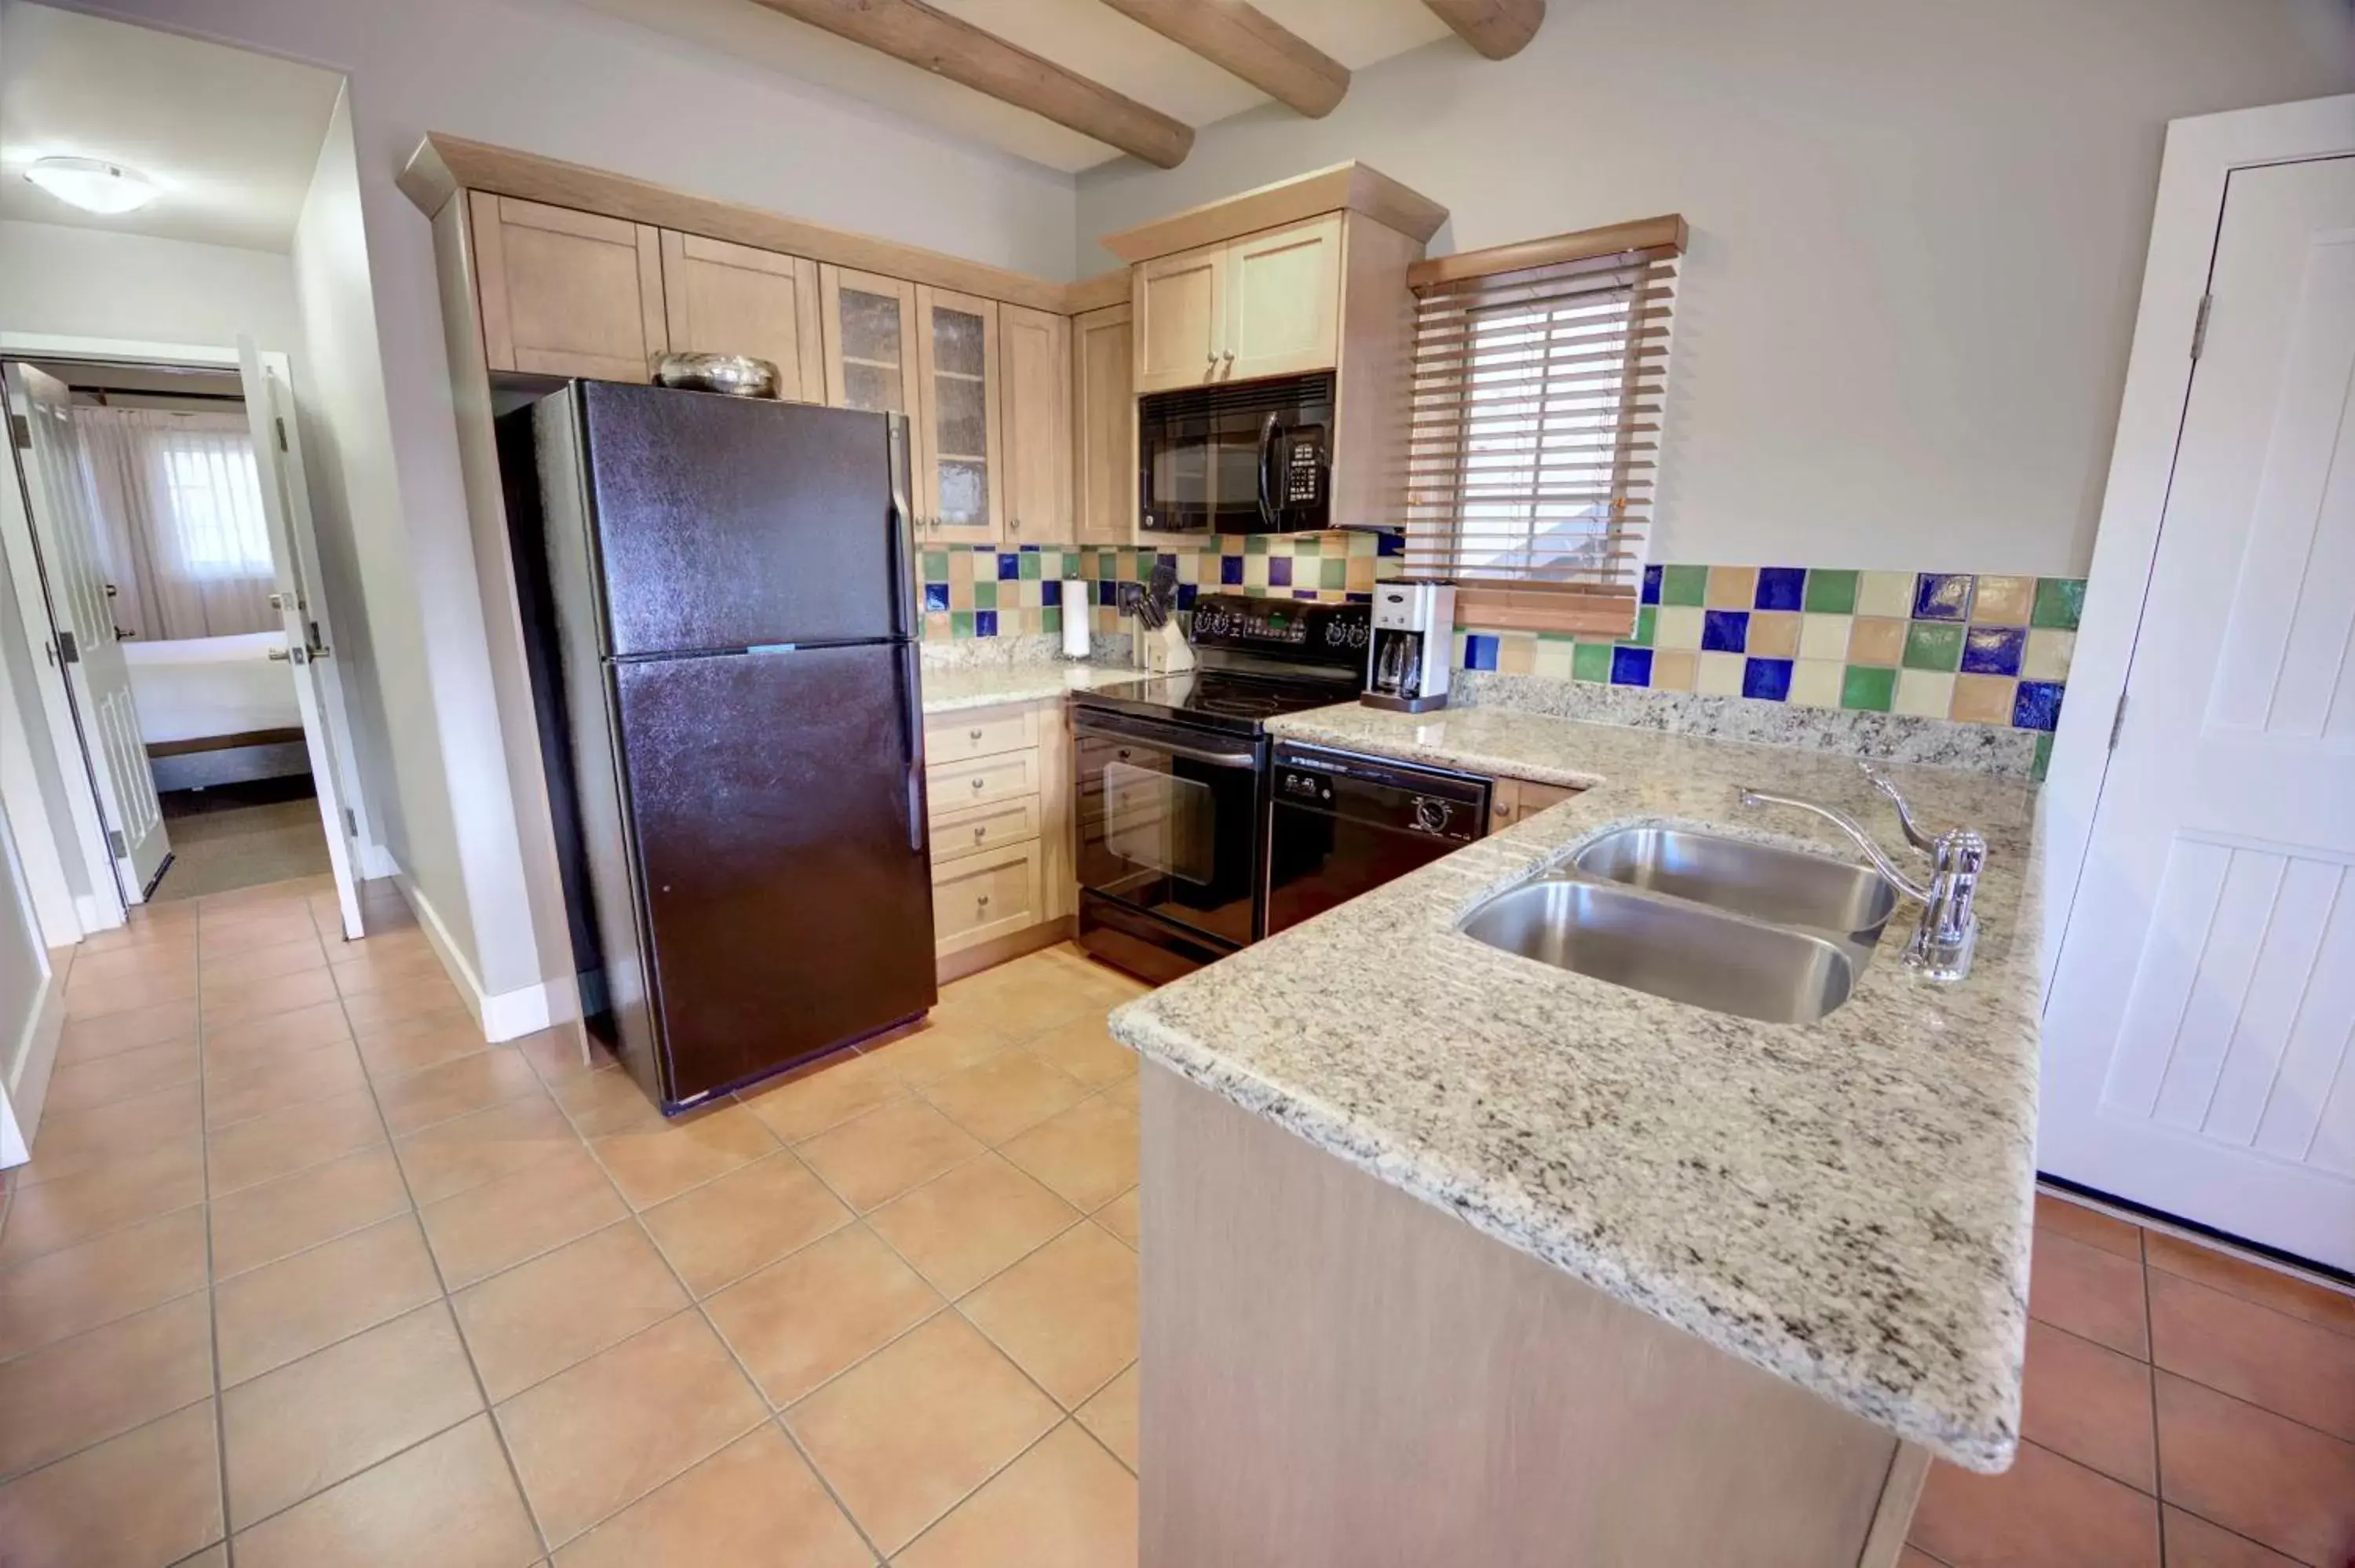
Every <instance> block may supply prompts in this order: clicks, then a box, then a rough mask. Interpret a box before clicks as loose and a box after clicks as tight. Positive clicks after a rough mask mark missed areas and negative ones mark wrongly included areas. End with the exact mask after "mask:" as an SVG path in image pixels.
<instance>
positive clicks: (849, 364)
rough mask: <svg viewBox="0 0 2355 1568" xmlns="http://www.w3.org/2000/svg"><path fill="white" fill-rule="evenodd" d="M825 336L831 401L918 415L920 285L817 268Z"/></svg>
mask: <svg viewBox="0 0 2355 1568" xmlns="http://www.w3.org/2000/svg"><path fill="white" fill-rule="evenodd" d="M817 287H818V302H819V312H818V313H819V315H820V316H821V317H822V318H823V322H824V332H825V338H826V345H825V348H826V401H827V402H829V403H831V404H833V405H834V406H835V407H837V408H865V409H867V410H868V411H869V412H870V413H887V412H888V413H893V414H908V415H911V416H912V415H913V414H914V412H915V408H916V285H915V284H913V283H911V282H908V281H905V280H903V279H900V278H882V277H878V276H877V275H875V274H874V273H872V272H854V271H851V270H849V269H847V268H844V267H836V266H832V265H826V266H821V267H820V268H819V269H818V270H817Z"/></svg>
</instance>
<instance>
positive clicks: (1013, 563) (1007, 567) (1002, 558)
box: [997, 550, 1022, 583]
mask: <svg viewBox="0 0 2355 1568" xmlns="http://www.w3.org/2000/svg"><path fill="white" fill-rule="evenodd" d="M1021 575H1022V556H1020V554H1019V553H1018V552H1016V551H1012V550H1007V551H1005V552H1003V553H1001V554H1000V555H999V556H998V557H997V580H998V581H999V582H1002V583H1004V582H1012V581H1014V580H1016V579H1017V578H1018V577H1021Z"/></svg>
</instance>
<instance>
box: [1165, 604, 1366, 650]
mask: <svg viewBox="0 0 2355 1568" xmlns="http://www.w3.org/2000/svg"><path fill="white" fill-rule="evenodd" d="M1372 635H1373V607H1372V606H1371V605H1366V604H1323V603H1316V602H1314V601H1311V600H1308V599H1251V598H1247V597H1246V596H1244V595H1242V594H1228V593H1214V594H1204V595H1203V596H1202V597H1201V598H1199V599H1196V600H1195V601H1194V623H1193V640H1194V642H1195V644H1196V645H1197V646H1198V647H1202V648H1231V649H1235V650H1238V651H1240V652H1247V653H1263V654H1268V655H1272V656H1273V657H1275V658H1279V659H1287V660H1291V661H1293V662H1296V663H1303V664H1334V665H1357V664H1361V663H1363V662H1365V650H1366V643H1367V641H1369V639H1370V638H1371V637H1372Z"/></svg>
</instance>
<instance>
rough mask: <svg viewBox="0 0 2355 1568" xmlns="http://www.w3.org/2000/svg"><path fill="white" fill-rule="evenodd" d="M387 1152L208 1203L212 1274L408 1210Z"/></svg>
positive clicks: (223, 1274) (370, 1152)
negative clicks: (210, 1212)
mask: <svg viewBox="0 0 2355 1568" xmlns="http://www.w3.org/2000/svg"><path fill="white" fill-rule="evenodd" d="M409 1206H410V1204H409V1191H408V1189H407V1188H406V1187H405V1186H403V1185H402V1183H401V1180H400V1166H399V1165H398V1164H396V1163H395V1162H394V1160H393V1158H392V1152H391V1150H388V1149H386V1148H384V1147H383V1146H381V1145H378V1146H377V1147H375V1148H372V1149H363V1150H360V1151H359V1152H358V1153H357V1154H346V1155H345V1156H344V1157H343V1158H342V1159H340V1160H329V1161H327V1163H325V1165H314V1166H313V1167H311V1168H310V1169H309V1170H307V1171H296V1172H295V1173H294V1174H293V1175H291V1176H282V1177H280V1178H278V1180H276V1181H264V1182H262V1183H261V1185H260V1186H258V1187H247V1188H245V1189H243V1190H241V1191H240V1192H231V1193H229V1194H228V1195H227V1196H225V1197H222V1198H218V1199H216V1200H214V1202H213V1205H212V1226H213V1275H214V1277H215V1278H218V1279H227V1278H229V1277H230V1276H232V1275H237V1274H242V1273H244V1272H245V1271H246V1270H247V1269H249V1268H258V1267H260V1266H261V1265H263V1264H265V1263H275V1262H276V1261H277V1260H278V1259H280V1258H282V1257H285V1256H288V1255H292V1254H293V1253H298V1252H301V1251H302V1250H303V1249H304V1248H305V1247H311V1246H316V1245H319V1244H320V1243H321V1242H325V1241H333V1240H335V1239H336V1237H337V1236H340V1235H348V1234H351V1233H352V1232H354V1231H357V1230H364V1229H366V1228H367V1227H368V1226H369V1225H372V1224H376V1223H377V1222H378V1221H379V1220H389V1219H390V1218H392V1216H393V1215H395V1214H400V1213H407V1212H408V1210H409Z"/></svg>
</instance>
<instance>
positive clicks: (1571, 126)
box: [1079, 0, 2355, 575]
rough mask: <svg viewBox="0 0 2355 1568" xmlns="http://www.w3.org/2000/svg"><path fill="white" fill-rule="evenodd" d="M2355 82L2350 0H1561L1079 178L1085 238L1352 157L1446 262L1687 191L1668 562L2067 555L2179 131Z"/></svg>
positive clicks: (2075, 548)
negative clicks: (1409, 193) (1178, 155)
mask: <svg viewBox="0 0 2355 1568" xmlns="http://www.w3.org/2000/svg"><path fill="white" fill-rule="evenodd" d="M2350 87H2355V26H2350V12H2349V8H2348V5H2347V4H2346V0H2065V3H2063V4H2058V5H2056V4H2052V3H2051V0H1985V3H1982V4H1978V5H1963V6H1957V5H1953V4H1951V3H1950V0H1576V3H1575V4H1568V5H1562V4H1557V5H1553V6H1551V7H1550V10H1549V14H1548V16H1547V19H1546V23H1545V26H1544V27H1543V28H1542V29H1541V30H1540V33H1539V34H1538V37H1537V39H1536V40H1535V42H1534V43H1532V44H1531V45H1530V47H1529V48H1528V49H1527V50H1525V51H1524V52H1523V53H1522V54H1521V55H1519V56H1518V57H1517V58H1514V59H1511V60H1508V61H1505V62H1501V63H1492V62H1489V61H1486V60H1482V59H1480V58H1477V57H1476V56H1475V55H1473V54H1472V53H1471V52H1470V51H1469V50H1468V49H1465V48H1462V47H1460V46H1458V45H1456V44H1455V43H1454V42H1453V41H1450V42H1447V43H1443V44H1438V45H1433V46H1432V47H1431V48H1425V49H1422V50H1418V51H1416V52H1415V53H1413V54H1411V55H1407V56H1402V57H1401V58H1397V59H1393V60H1391V61H1388V62H1385V63H1384V64H1381V65H1380V66H1377V67H1374V68H1373V69H1369V70H1365V71H1361V72H1359V73H1358V76H1357V79H1356V80H1355V81H1354V82H1353V83H1352V85H1351V87H1350V89H1349V92H1348V97H1347V98H1345V99H1344V100H1343V101H1342V103H1341V106H1340V108H1339V109H1338V110H1337V111H1335V112H1334V113H1333V114H1332V115H1331V116H1329V117H1328V118H1327V119H1324V120H1305V119H1302V118H1300V117H1298V116H1296V115H1294V114H1290V113H1288V112H1284V111H1278V110H1273V109H1263V110H1259V111H1252V112H1251V113H1248V114H1245V115H1241V116H1238V117H1236V118H1235V119H1232V120H1230V121H1226V122H1221V123H1220V124H1218V125H1215V126H1211V127H1209V128H1208V129H1206V130H1205V131H1204V132H1202V133H1201V135H1200V137H1199V140H1198V141H1197V142H1196V143H1195V148H1194V152H1193V154H1192V156H1190V157H1189V158H1188V159H1187V161H1186V162H1185V164H1183V165H1181V166H1180V167H1179V168H1177V170H1175V171H1172V172H1169V173H1162V172H1160V171H1156V170H1153V169H1150V168H1147V167H1146V166H1145V165H1143V164H1137V163H1135V162H1134V161H1133V160H1125V159H1124V160H1122V161H1121V162H1120V163H1117V164H1108V165H1105V166H1103V168H1101V169H1097V170H1092V171H1090V172H1089V173H1087V174H1084V175H1081V176H1080V225H1079V227H1080V232H1081V233H1082V235H1085V236H1091V237H1092V236H1094V235H1097V234H1102V233H1105V232H1108V231H1110V230H1113V229H1116V228H1124V227H1126V226H1128V225H1130V224H1133V223H1137V222H1141V221H1143V220H1145V219H1146V218H1150V217H1158V216H1161V215H1163V214H1166V213H1168V212H1171V211H1175V210H1177V209H1178V208H1181V207H1188V206H1191V205H1193V204H1195V203H1198V202H1203V201H1209V200H1213V199H1215V198H1217V197H1219V196H1225V195H1228V194H1230V193H1231V192H1234V191H1237V190H1241V189H1245V188H1248V187H1250V186H1252V185H1262V184H1265V183H1267V182H1269V181H1272V180H1276V179H1281V178H1284V177H1285V176H1287V175H1295V174H1299V173H1302V172H1304V171H1305V170H1308V169H1313V168H1316V167H1320V166H1322V165H1324V164H1332V163H1337V162H1339V161H1341V160H1343V159H1347V158H1360V159H1363V160H1365V161H1366V162H1368V163H1369V164H1373V165H1374V166H1375V167H1377V168H1379V169H1380V170H1381V171H1382V172H1383V173H1385V174H1388V175H1392V176H1394V177H1396V178H1398V179H1401V180H1403V181H1404V182H1406V183H1407V184H1408V185H1412V186H1413V187H1414V188H1415V189H1417V190H1419V191H1422V192H1423V193H1424V194H1425V195H1427V196H1431V197H1433V199H1434V200H1437V201H1439V202H1440V203H1442V204H1443V205H1444V206H1446V207H1448V208H1450V210H1451V212H1452V214H1453V217H1452V219H1451V222H1450V224H1449V226H1448V228H1444V229H1442V230H1441V232H1440V234H1439V236H1438V238H1436V239H1435V240H1434V241H1433V246H1432V249H1433V253H1439V252H1444V251H1450V250H1460V249H1476V248H1479V247H1483V246H1489V245H1496V244H1501V243H1504V242H1507V241H1510V240H1516V239H1524V238H1535V237H1538V236H1541V235H1547V234H1554V233H1559V232H1561V231H1564V230H1568V229H1575V228H1589V227H1592V226H1595V225H1600V224H1605V223H1612V222H1617V221H1621V220H1624V219H1627V218H1636V217H1649V216H1651V215H1653V214H1656V213H1663V212H1674V211H1680V212H1682V213H1683V214H1684V215H1685V216H1686V217H1687V218H1688V219H1689V221H1690V223H1691V226H1692V246H1691V249H1690V252H1689V255H1688V257H1687V262H1686V268H1685V277H1684V283H1683V296H1682V299H1681V301H1680V302H1679V304H1678V319H1677V328H1676V331H1677V340H1676V349H1675V355H1676V357H1675V362H1674V366H1673V369H1672V372H1671V385H1672V394H1671V396H1672V401H1671V404H1670V408H1669V425H1668V432H1667V434H1668V447H1667V449H1666V450H1664V452H1663V454H1662V459H1663V461H1662V467H1661V489H1660V498H1659V500H1660V503H1659V507H1658V517H1659V531H1658V537H1657V543H1656V546H1655V548H1654V551H1653V558H1654V559H1656V560H1675V561H1702V562H1726V563H1734V564H1740V563H1754V564H1759V565H1770V564H1771V565H1794V566H1809V565H1813V566H1829V567H1877V568H1891V569H1920V568H1927V567H1954V568H1959V569H1964V570H1976V571H1988V572H2038V573H2048V574H2054V575H2076V574H2082V573H2083V571H2084V570H2085V568H2086V567H2087V565H2088V563H2089V561H2090V560H2091V557H2092V549H2093V536H2094V523H2095V519H2096V516H2097V513H2098V509H2099V506H2100V502H2101V489H2102V482H2103V476H2104V474H2105V471H2106V468H2107V465H2108V461H2109V449H2110V438H2111V433H2112V428H2113V425H2114V422H2115V418H2116V415H2117V407H2118V396H2119V391H2120V388H2121V387H2122V386H2123V385H2124V381H2125V375H2126V348H2127V344H2128V339H2129V337H2130V336H2131V334H2132V329H2133V321H2134V311H2135V304H2136V300H2137V291H2138V289H2139V286H2140V278H2141V269H2142V256H2143V249H2144V245H2145V241H2146V239H2147V236H2148V233H2149V228H2150V214H2151V203H2152V200H2153V197H2154V195H2155V192H2156V188H2157V182H2158V157H2159V145H2160V137H2161V132H2162V130H2163V128H2164V125H2165V123H2166V122H2167V121H2168V120H2169V119H2171V118H2175V117H2179V116H2182V115H2188V114H2199V113H2205V112H2208V111H2214V110H2221V109H2231V108H2239V107H2244V106H2247V105H2252V104H2259V103H2270V102H2278V101H2289V100H2295V99H2300V98H2308V97H2314V96H2318V95H2321V94H2325V93H2331V92H2342V91H2346V90H2349V89H2350ZM1110 260H1111V258H1109V257H1108V256H1106V255H1103V254H1102V253H1101V252H1099V251H1097V250H1096V249H1095V248H1094V247H1093V245H1092V243H1089V242H1087V241H1082V255H1081V257H1080V263H1079V270H1080V271H1081V272H1082V273H1085V272H1089V271H1093V270H1098V269H1100V268H1102V267H1103V266H1105V265H1107V264H1109V262H1110ZM2184 330H2185V333H2186V335H2187V341H2188V337H2189V334H2190V323H2189V322H2187V323H2184Z"/></svg>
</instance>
